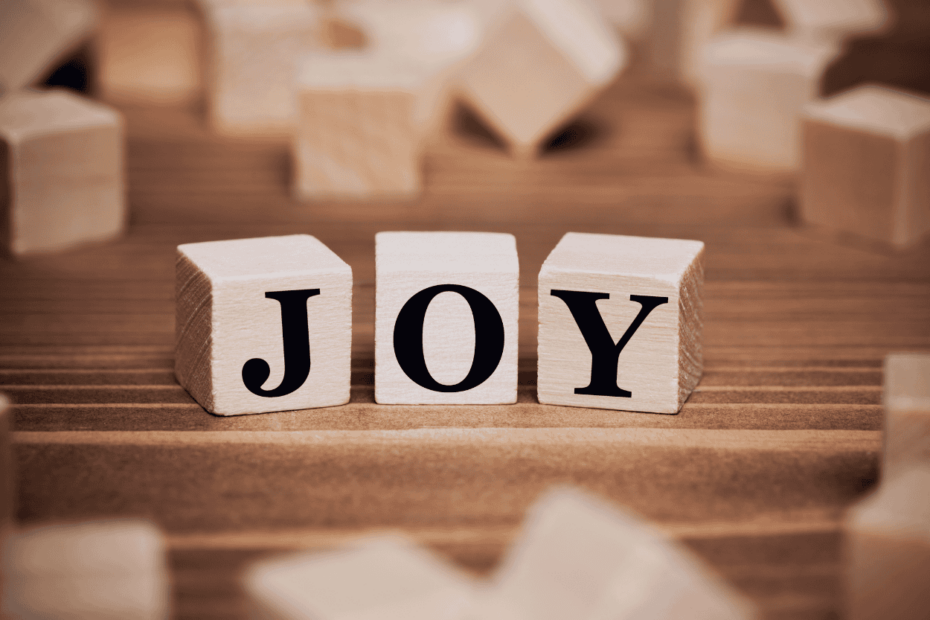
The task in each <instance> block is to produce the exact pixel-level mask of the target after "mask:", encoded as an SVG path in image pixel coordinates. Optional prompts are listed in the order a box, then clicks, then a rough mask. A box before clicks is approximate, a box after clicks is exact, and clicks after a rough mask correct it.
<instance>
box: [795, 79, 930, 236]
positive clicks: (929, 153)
mask: <svg viewBox="0 0 930 620" xmlns="http://www.w3.org/2000/svg"><path fill="white" fill-rule="evenodd" d="M803 127H804V142H803V144H804V170H803V175H802V180H801V190H800V199H799V203H800V212H801V216H802V218H803V219H804V220H806V221H807V222H810V223H812V224H817V225H820V226H824V227H827V228H830V229H833V230H837V231H842V232H847V233H853V234H856V235H859V236H862V237H867V238H870V239H875V240H879V241H883V242H885V243H891V244H894V245H896V246H906V245H909V244H913V243H915V242H916V241H918V240H919V239H920V237H922V236H923V235H925V234H926V233H927V231H928V230H930V99H925V98H923V97H917V96H914V95H909V94H907V93H904V92H900V91H895V90H892V89H888V88H882V87H879V86H861V87H859V88H856V89H854V90H851V91H848V92H846V93H843V94H841V95H838V96H836V97H833V98H831V99H828V100H826V101H821V102H816V103H812V104H810V105H808V106H807V108H805V111H804V126H803Z"/></svg>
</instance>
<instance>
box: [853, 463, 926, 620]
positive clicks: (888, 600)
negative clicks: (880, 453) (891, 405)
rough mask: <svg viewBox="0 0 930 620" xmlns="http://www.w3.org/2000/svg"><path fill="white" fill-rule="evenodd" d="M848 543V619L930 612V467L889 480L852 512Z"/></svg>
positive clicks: (895, 618)
mask: <svg viewBox="0 0 930 620" xmlns="http://www.w3.org/2000/svg"><path fill="white" fill-rule="evenodd" d="M845 525H846V531H845V540H844V547H845V549H844V551H845V557H844V560H845V562H844V567H845V570H846V575H845V586H846V587H845V598H846V600H845V602H846V609H845V611H846V615H845V617H846V618H848V619H849V620H910V619H912V618H925V617H926V615H927V610H930V466H928V465H927V463H926V462H924V463H923V464H921V465H913V466H911V467H908V468H905V469H903V470H902V471H901V472H900V474H899V475H896V476H895V477H894V478H891V479H884V480H883V481H882V484H881V486H880V487H879V489H878V491H877V492H876V493H874V494H872V495H871V496H869V497H868V498H866V499H865V500H863V501H862V502H860V503H859V504H858V505H856V506H855V507H853V508H852V510H850V512H849V514H848V515H847V518H846V524H845Z"/></svg>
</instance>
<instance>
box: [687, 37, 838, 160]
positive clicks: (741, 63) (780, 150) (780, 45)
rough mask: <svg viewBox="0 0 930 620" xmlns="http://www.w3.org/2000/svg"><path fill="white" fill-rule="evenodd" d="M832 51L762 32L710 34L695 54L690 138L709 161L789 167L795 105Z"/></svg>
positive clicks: (794, 146) (797, 153)
mask: <svg viewBox="0 0 930 620" xmlns="http://www.w3.org/2000/svg"><path fill="white" fill-rule="evenodd" d="M836 53H837V50H836V48H835V47H833V46H830V45H821V44H814V43H807V42H803V41H796V40H792V39H790V38H788V37H786V36H784V35H781V34H777V33H770V32H763V31H752V30H748V29H747V30H743V31H732V32H727V33H722V34H719V35H717V36H715V37H714V38H713V39H711V41H710V42H709V43H708V44H707V45H706V46H705V48H704V53H703V55H702V65H701V71H700V74H701V80H702V88H701V92H700V95H699V98H698V99H699V103H698V135H699V138H700V142H701V145H702V147H703V151H704V154H705V155H706V156H707V157H708V158H709V159H710V160H711V161H712V162H714V163H716V164H719V165H721V166H724V167H729V168H736V169H739V170H755V171H760V172H794V171H796V170H797V168H798V167H799V165H800V161H801V120H800V114H801V110H802V108H803V107H804V105H805V104H806V103H808V102H809V101H812V100H813V99H814V98H816V97H817V96H818V94H819V88H820V79H821V76H822V74H823V71H824V69H825V67H826V66H827V64H828V63H829V62H830V61H831V60H832V59H833V58H834V57H835V56H836Z"/></svg>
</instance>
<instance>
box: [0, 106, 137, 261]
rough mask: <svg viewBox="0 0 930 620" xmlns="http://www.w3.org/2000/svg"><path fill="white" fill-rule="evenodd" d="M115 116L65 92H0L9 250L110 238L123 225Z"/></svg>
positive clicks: (0, 199) (1, 200) (2, 229)
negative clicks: (3, 95) (8, 93)
mask: <svg viewBox="0 0 930 620" xmlns="http://www.w3.org/2000/svg"><path fill="white" fill-rule="evenodd" d="M123 157H124V151H123V123H122V118H121V117H120V115H119V114H118V113H117V112H116V111H114V110H111V109H109V108H107V107H105V106H103V105H101V104H99V103H95V102H93V101H90V100H87V99H84V98H82V97H79V96H77V95H75V94H72V93H71V92H69V91H65V90H61V91H58V90H55V91H46V92H33V91H22V92H17V93H12V94H10V95H8V96H6V97H4V98H2V99H0V187H2V188H5V191H3V193H2V195H0V220H2V221H0V235H2V237H0V238H2V239H3V245H4V246H5V248H6V250H7V251H8V252H10V253H11V254H13V255H14V256H22V255H28V254H33V253H40V252H47V251H52V250H62V249H65V248H68V247H71V246H74V245H77V244H80V243H85V242H90V241H99V240H103V239H109V238H111V237H114V236H117V235H119V234H120V233H121V232H122V231H123V229H124V228H125V225H126V203H125V196H124V191H125V190H124V162H123Z"/></svg>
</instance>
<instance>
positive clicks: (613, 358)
mask: <svg viewBox="0 0 930 620" xmlns="http://www.w3.org/2000/svg"><path fill="white" fill-rule="evenodd" d="M703 298H704V244H703V243H701V242H700V241H683V240H678V239H650V238H646V237H625V236H621V235H592V234H580V233H568V234H566V235H565V236H564V237H562V240H561V241H559V243H558V245H557V246H556V247H555V249H553V250H552V252H551V253H550V254H549V257H548V258H546V261H545V262H544V263H543V266H542V269H540V271H539V375H538V385H537V394H538V396H539V402H541V403H548V404H554V405H571V406H576V407H598V408H603V409H621V410H626V411H647V412H653V413H678V411H679V410H680V409H681V407H682V405H683V404H684V402H685V401H686V400H687V399H688V396H689V395H690V394H691V391H692V390H693V389H694V387H695V386H696V385H697V383H698V381H700V379H701V373H702V372H703V368H704V357H703V344H702V338H703V325H704V317H703V307H704V303H703Z"/></svg>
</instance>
